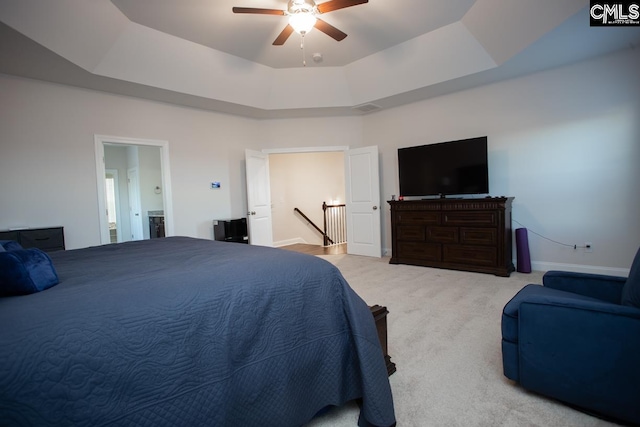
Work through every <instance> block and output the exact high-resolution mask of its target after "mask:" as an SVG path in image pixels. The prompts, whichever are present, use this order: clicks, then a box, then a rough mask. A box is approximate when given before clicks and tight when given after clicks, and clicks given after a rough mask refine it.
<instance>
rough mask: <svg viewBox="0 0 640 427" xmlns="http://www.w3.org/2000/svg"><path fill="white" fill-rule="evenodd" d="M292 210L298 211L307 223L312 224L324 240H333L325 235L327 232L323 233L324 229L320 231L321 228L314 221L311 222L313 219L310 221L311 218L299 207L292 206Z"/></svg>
mask: <svg viewBox="0 0 640 427" xmlns="http://www.w3.org/2000/svg"><path fill="white" fill-rule="evenodd" d="M293 211H294V212H298V213H299V214H300V215H301V216H302V217H303V218H304V219H305V220H307V222H308V223H309V224H311V225H312V226H313V228H315V229H316V230H318V232H319V233H320V234H322V237H324V239H325V242H326V241H329V242H331V243H333V240H331V239H330V238H329V236H327V233H325V232H324V231H322V230H321V229H320V227H318V226H317V225H315V224H314V222H313V221H311V219H309V217H308V216H306V215H305V214H304V213H303V212H302V211H301V210H300V209H298V208H293Z"/></svg>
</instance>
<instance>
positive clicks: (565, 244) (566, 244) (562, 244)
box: [511, 218, 590, 249]
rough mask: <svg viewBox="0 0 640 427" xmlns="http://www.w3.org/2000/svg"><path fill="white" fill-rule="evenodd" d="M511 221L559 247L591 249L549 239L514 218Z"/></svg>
mask: <svg viewBox="0 0 640 427" xmlns="http://www.w3.org/2000/svg"><path fill="white" fill-rule="evenodd" d="M511 220H512V221H513V222H515V223H516V224H518V225H521V226H522V227H524V228H526V229H527V231H528V232H529V233H531V234H535V235H536V236H538V237H542V238H543V239H545V240H548V241H550V242H553V243H555V244H557V245H561V246H566V247H569V248H573V249H578V248H581V249H589V248H590V247H589V246H578V245H575V244H574V245H570V244H568V243H562V242H558V241H557V240H553V239H550V238H548V237H545V236H543V235H542V234H540V233H536V232H535V231H533V230H530V229H529V228H528V227H527V226H526V225H524V224H522V223H520V222H518V221H516V220H515V219H513V218H512V219H511Z"/></svg>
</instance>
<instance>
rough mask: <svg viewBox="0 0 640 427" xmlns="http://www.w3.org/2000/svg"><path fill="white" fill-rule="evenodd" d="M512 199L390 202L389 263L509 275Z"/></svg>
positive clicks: (510, 265) (511, 264)
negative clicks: (390, 252) (390, 249)
mask: <svg viewBox="0 0 640 427" xmlns="http://www.w3.org/2000/svg"><path fill="white" fill-rule="evenodd" d="M512 201H513V197H487V198H483V199H427V200H411V201H395V200H392V201H389V202H388V203H389V205H391V240H392V242H391V245H392V255H391V261H390V263H391V264H412V265H422V266H426V267H438V268H448V269H453V270H465V271H474V272H479V273H492V274H495V275H496V276H505V277H506V276H509V274H511V272H512V271H513V270H514V266H513V262H512V257H511V256H512V253H511V252H512V239H511V203H512Z"/></svg>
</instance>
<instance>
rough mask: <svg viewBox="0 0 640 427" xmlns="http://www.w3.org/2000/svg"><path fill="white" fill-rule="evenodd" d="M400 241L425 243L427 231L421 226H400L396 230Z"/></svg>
mask: <svg viewBox="0 0 640 427" xmlns="http://www.w3.org/2000/svg"><path fill="white" fill-rule="evenodd" d="M396 232H397V234H398V236H397V237H396V238H397V239H398V240H405V241H407V240H409V241H414V242H416V241H417V242H424V236H425V231H424V227H423V226H420V225H399V226H398V227H397V228H396Z"/></svg>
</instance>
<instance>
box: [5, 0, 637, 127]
mask: <svg viewBox="0 0 640 427" xmlns="http://www.w3.org/2000/svg"><path fill="white" fill-rule="evenodd" d="M319 3H320V2H319ZM286 4H287V2H286V0H92V1H87V0H2V1H1V2H0V21H1V22H2V24H1V25H0V72H3V73H5V74H12V75H19V76H25V77H29V78H36V79H42V80H48V81H53V82H58V83H63V84H69V85H74V86H79V87H86V88H91V89H96V90H102V91H107V92H112V93H118V94H123V95H131V96H137V97H142V98H147V99H153V100H158V101H163V102H171V103H175V104H179V105H186V106H192V107H197V108H205V109H209V110H215V111H221V112H226V113H231V114H241V115H245V116H248V117H256V118H274V117H301V116H317V115H353V114H363V113H364V112H366V111H367V110H369V109H370V108H368V107H372V108H377V107H380V108H391V107H394V106H397V105H401V104H405V103H408V102H413V101H417V100H421V99H425V98H428V97H433V96H437V95H442V94H445V93H450V92H453V91H458V90H462V89H466V88H470V87H475V86H478V85H480V84H486V83H490V82H494V81H499V80H501V79H506V78H512V77H516V76H519V75H524V74H527V73H531V72H535V71H540V70H544V69H548V68H551V67H555V66H559V65H564V64H569V63H572V62H576V61H580V60H584V59H587V58H590V57H594V56H598V55H603V54H606V53H609V52H613V51H617V50H620V49H627V48H634V47H635V46H636V45H637V44H638V43H640V30H639V29H638V28H637V27H636V28H622V27H615V28H614V27H608V28H601V27H594V28H590V27H589V15H588V6H589V2H588V1H586V0H508V1H505V0H446V1H444V0H394V1H389V0H386V1H385V0H370V1H369V2H368V3H366V4H362V5H358V6H353V7H349V8H345V9H341V10H336V11H333V12H330V13H327V14H323V15H322V19H323V20H325V21H326V22H328V23H329V24H331V25H333V26H335V27H337V28H339V29H340V30H342V31H344V32H345V33H347V34H348V37H347V38H346V39H344V40H343V41H341V42H337V41H335V40H333V39H332V38H330V37H329V36H327V35H325V34H324V33H321V32H319V31H317V30H312V31H311V32H310V33H309V34H308V35H307V36H305V50H304V53H305V54H306V57H307V61H306V63H307V66H306V67H303V64H302V53H303V52H302V50H301V49H300V36H298V35H296V34H293V35H292V36H291V37H290V38H289V40H287V42H286V43H285V45H284V46H273V45H272V42H273V40H274V39H275V38H276V37H277V35H278V34H279V33H280V31H282V29H283V28H284V26H285V25H286V18H285V17H282V16H275V15H254V14H234V13H232V11H231V8H232V7H233V6H243V7H257V8H270V9H285V8H286ZM314 53H321V54H322V56H323V60H322V62H319V63H316V62H314V61H313V60H312V59H311V56H312V54H314ZM374 106H375V107H374ZM360 107H362V108H360Z"/></svg>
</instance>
